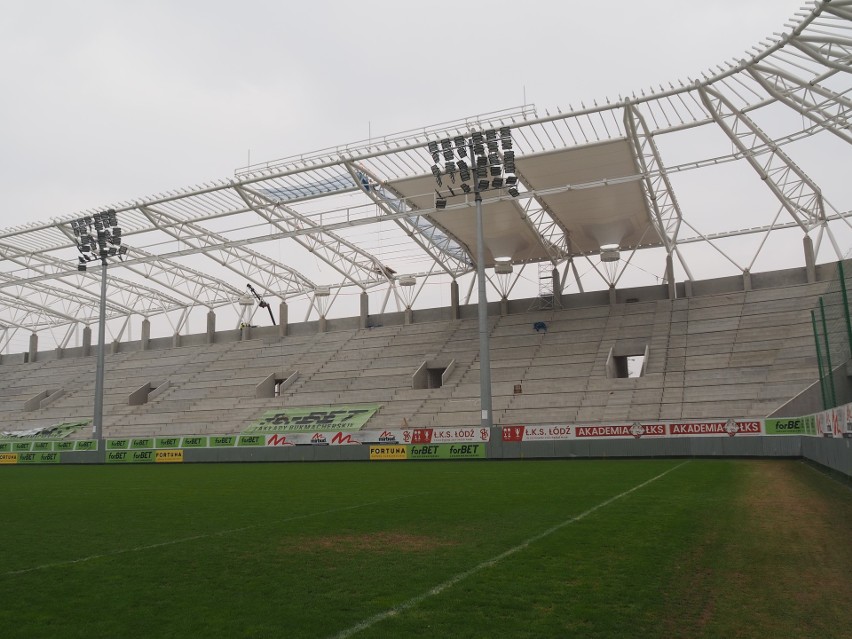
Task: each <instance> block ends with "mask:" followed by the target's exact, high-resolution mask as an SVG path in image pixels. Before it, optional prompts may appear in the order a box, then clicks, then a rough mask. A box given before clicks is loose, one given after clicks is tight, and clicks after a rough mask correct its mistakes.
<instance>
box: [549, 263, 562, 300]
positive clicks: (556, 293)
mask: <svg viewBox="0 0 852 639" xmlns="http://www.w3.org/2000/svg"><path fill="white" fill-rule="evenodd" d="M551 277H552V278H553V308H554V310H557V311H558V310H560V309H561V308H562V278H561V277H559V269H558V268H556V267H555V266H554V267H553V272H552V274H551Z"/></svg>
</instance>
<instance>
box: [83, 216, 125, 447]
mask: <svg viewBox="0 0 852 639" xmlns="http://www.w3.org/2000/svg"><path fill="white" fill-rule="evenodd" d="M71 231H72V232H73V233H74V238H75V244H76V245H77V251H78V252H79V253H80V254H79V255H78V256H77V270H78V271H80V272H85V271H86V270H87V268H88V265H89V263H90V262H96V261H98V260H100V263H101V296H100V304H99V317H98V361H97V369H96V371H95V406H94V415H93V416H92V436H93V437H94V438H95V439H97V440H98V442H99V443H98V447H99V449H101V450H102V449H103V446H102V444H101V442H102V441H103V414H104V359H105V357H104V353H105V345H104V341H105V340H106V292H107V286H106V285H107V264H108V263H109V258H111V257H116V256H118V258H119V259H120V260H121V259H123V258H124V256H125V255H127V246H126V245H125V244H122V238H121V236H122V232H121V227H120V226H119V225H118V215H117V214H116V212H115V209H108V210H106V211H100V212H98V213H95V214H94V215H86V216H84V217H81V218H77V219H76V220H71Z"/></svg>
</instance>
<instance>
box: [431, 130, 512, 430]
mask: <svg viewBox="0 0 852 639" xmlns="http://www.w3.org/2000/svg"><path fill="white" fill-rule="evenodd" d="M499 140H500V144H501V146H502V157H501V155H500V153H499V151H500V147H498V131H497V130H495V129H489V130H487V131H484V132H483V131H473V132H471V135H470V137H468V138H465V137H464V136H456V137H455V138H452V139H450V138H445V139H443V140H441V141H440V142H438V141H432V142H429V143H428V149H429V152H430V153H431V154H432V159H433V160H434V164H433V165H432V174H433V175H434V176H435V182H436V183H437V185H438V186H439V187H443V186H444V185H443V181H442V179H441V176H442V175H443V176H448V177H449V178H450V181H451V182H452V184H456V172H458V174H459V180H460V184H459V188H460V190H461V193H457V192H456V191H455V190H454V189H453V188H452V186H450V185H447V192H441V191H439V190H437V189H436V190H435V193H436V195H437V197H436V198H435V208H436V209H445V208H446V206H447V198H448V197H455V196H457V195H464V196H467V194H469V193H470V192H471V190H472V191H473V199H474V202H475V204H476V280H477V288H478V296H479V300H478V304H477V307H478V312H479V401H480V410H481V413H480V426H481V427H482V428H488V429H490V428H491V427H492V426H493V423H494V417H493V411H492V397H491V349H490V345H489V331H488V297H487V293H486V287H485V239H484V231H483V225H484V221H483V213H482V191H485V190H488V189H502V188H503V187H504V186H505V187H507V192H508V194H509V195H511V196H512V197H517V196H518V189H517V183H518V178H517V175H515V152H514V151H513V150H512V136H511V130H510V129H509V127H503V128H501V129H500V130H499ZM439 145H440V148H439ZM486 146H487V147H488V153H486V151H485V147H486ZM467 154H469V157H470V163H471V165H470V166H469V167H468V165H467V163H466V162H465V161H464V157H465V156H466V155H467ZM456 155H458V158H456ZM442 156H443V160H444V161H443V165H444V170H443V171H442V170H441V167H440V164H441V157H442ZM489 173H490V175H491V177H492V178H493V179H492V180H491V181H489V180H488V174H489ZM469 180H470V181H472V182H473V187H472V188H471V186H470V184H468V181H469Z"/></svg>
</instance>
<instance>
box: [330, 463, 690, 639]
mask: <svg viewBox="0 0 852 639" xmlns="http://www.w3.org/2000/svg"><path fill="white" fill-rule="evenodd" d="M688 463H689V460H687V461H685V462H681V463H680V464H678V465H677V466H673V467H671V468H669V469H668V470H667V471H665V472H663V473H660V474H659V475H657V476H656V477H652V478H651V479H649V480H647V481H644V482H642V483H641V484H639V485H638V486H634V487H633V488H630V489H629V490H625V491H624V492H623V493H620V494H618V495H616V496H615V497H610V498H609V499H607V500H606V501H602V502H601V503H599V504H598V505H597V506H592V507H591V508H589V509H588V510H587V511H585V512H582V513H580V514H579V515H575V516H574V517H571V518H570V519H566V520H565V521H563V522H562V523H559V524H556V525H555V526H552V527H551V528H548V529H547V530H545V531H544V532H540V533H539V534H537V535H533V536H532V537H530V538H529V539H526V540H525V541H522V542H521V543H520V544H518V545H517V546H515V547H514V548H509V550H507V551H505V552H502V553H500V554H499V555H497V556H496V557H492V558H491V559H486V560H485V561H483V562H482V563H481V564H478V565H476V566H474V567H473V568H471V569H469V570H466V571H464V572H461V573H459V574H457V575H455V576H453V577H450V578H449V579H448V580H447V581H445V582H443V583H441V584H438V585H437V586H435V587H434V588H432V589H431V590H427V591H426V592H424V593H421V594H419V595H417V596H415V597H412V598H411V599H409V600H408V601H404V602H403V603H401V604H399V605H398V606H394V607H393V608H389V609H388V610H385V611H384V612H380V613H378V614H376V615H373V616H372V617H370V618H368V619H365V620H364V621H361V622H360V623H357V624H355V625H354V626H352V627H350V628H347V629H346V630H343V631H342V632H340V633H338V634H336V635H334V636H333V638H332V639H346V637H351V636H352V635H354V634H356V633H359V632H361V631H362V630H366V629H367V628H370V627H371V626H374V625H376V624H377V623H379V622H381V621H384V620H385V619H388V618H390V617H395V616H396V615H398V614H399V613H401V612H405V611H406V610H408V609H410V608H413V607H414V606H416V605H418V604H419V603H422V602H423V601H425V600H426V599H428V598H429V597H434V596H435V595H439V594H441V593H442V592H444V591H445V590H447V589H449V588H452V587H453V586H455V585H456V584H457V583H459V582H460V581H463V580H465V579H467V578H468V577H470V576H471V575H474V574H476V573H478V572H480V571H481V570H484V569H485V568H490V567H491V566H494V565H495V564H497V563H499V562H501V561H503V560H504V559H506V558H507V557H511V556H512V555H514V554H516V553H518V552H520V551H522V550H525V549H526V548H527V547H529V546H530V545H531V544H533V543H535V542H537V541H540V540H542V539H544V538H545V537H547V536H549V535H552V534H553V533H555V532H556V531H557V530H561V529H562V528H565V526H567V525H569V524H573V523H574V522H577V521H580V520H581V519H583V518H585V517H588V516H589V515H591V514H592V513H593V512H595V511H596V510H600V509H601V508H603V507H604V506H608V505H609V504H611V503H612V502H614V501H616V500H618V499H621V498H622V497H626V496H627V495H629V494H630V493H632V492H635V491H637V490H639V489H640V488H644V487H645V486H647V485H648V484H650V483H652V482H655V481H657V480H658V479H660V478H661V477H665V476H666V475H668V474H669V473H670V472H672V471H673V470H677V469H678V468H680V467H681V466H683V465H684V464H688Z"/></svg>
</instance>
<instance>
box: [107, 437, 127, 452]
mask: <svg viewBox="0 0 852 639" xmlns="http://www.w3.org/2000/svg"><path fill="white" fill-rule="evenodd" d="M129 446H130V440H129V439H108V440H106V449H107V450H127V448H128V447H129Z"/></svg>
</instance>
